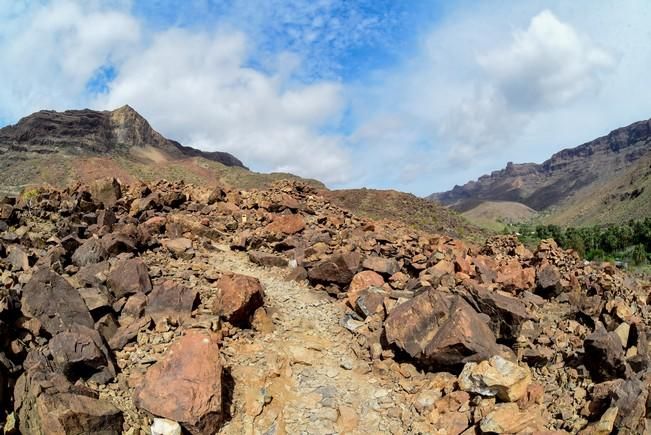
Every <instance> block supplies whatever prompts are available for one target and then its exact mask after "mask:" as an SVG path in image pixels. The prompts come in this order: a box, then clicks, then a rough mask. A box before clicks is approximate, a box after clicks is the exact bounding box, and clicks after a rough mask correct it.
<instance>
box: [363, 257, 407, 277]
mask: <svg viewBox="0 0 651 435" xmlns="http://www.w3.org/2000/svg"><path fill="white" fill-rule="evenodd" d="M362 267H363V268H364V269H370V270H372V271H374V272H377V273H381V274H384V275H389V276H390V275H393V274H394V273H396V272H398V271H399V270H400V265H399V264H398V262H397V261H396V260H395V259H393V258H382V257H378V256H376V255H371V256H370V257H366V258H365V259H364V261H363V262H362Z"/></svg>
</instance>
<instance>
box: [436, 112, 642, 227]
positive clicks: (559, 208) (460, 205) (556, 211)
mask: <svg viewBox="0 0 651 435" xmlns="http://www.w3.org/2000/svg"><path fill="white" fill-rule="evenodd" d="M429 198H430V199H433V200H437V201H440V202H442V203H443V204H446V205H450V206H452V207H453V208H455V209H457V210H459V211H462V212H467V211H469V210H471V209H473V208H474V207H477V206H478V205H479V204H481V203H482V202H484V201H511V202H518V203H522V204H524V205H526V206H528V207H531V208H532V209H534V210H537V211H542V210H544V211H546V215H547V216H546V217H545V220H546V221H547V222H548V223H560V224H571V225H584V224H597V223H616V222H622V221H624V220H628V219H631V218H634V219H640V218H645V217H648V216H650V213H651V120H648V121H640V122H636V123H634V124H631V125H629V126H628V127H623V128H619V129H617V130H614V131H612V132H610V133H609V134H608V135H606V136H603V137H600V138H598V139H595V140H593V141H591V142H588V143H585V144H583V145H580V146H578V147H576V148H569V149H565V150H562V151H560V152H558V153H556V154H554V155H553V156H552V157H551V158H550V159H549V160H546V161H545V162H543V163H542V164H535V163H524V164H513V163H509V164H508V165H507V166H506V168H505V169H502V170H499V171H494V172H493V173H491V174H490V175H484V176H482V177H480V178H479V179H478V180H476V181H470V182H468V183H466V184H465V185H463V186H455V187H454V188H453V189H452V190H450V191H448V192H443V193H435V194H432V195H430V196H429Z"/></svg>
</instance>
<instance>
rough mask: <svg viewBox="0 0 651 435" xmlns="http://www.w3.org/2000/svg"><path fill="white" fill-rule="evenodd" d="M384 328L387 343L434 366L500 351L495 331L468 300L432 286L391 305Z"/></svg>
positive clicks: (445, 365) (483, 357)
mask: <svg viewBox="0 0 651 435" xmlns="http://www.w3.org/2000/svg"><path fill="white" fill-rule="evenodd" d="M384 328H385V333H386V338H387V341H388V343H389V344H393V345H395V346H397V347H398V348H399V349H400V350H402V351H405V352H407V353H408V354H409V355H410V356H411V357H413V358H414V359H416V360H417V361H418V362H420V363H423V364H426V365H431V366H435V367H450V366H459V365H460V364H465V363H467V362H471V361H475V362H476V361H481V360H484V359H488V358H490V357H491V356H493V355H497V354H500V353H501V351H500V348H499V347H498V345H497V344H496V342H495V335H494V334H493V332H492V331H491V330H490V328H489V327H488V325H486V323H484V320H483V319H482V318H481V317H480V316H479V314H478V313H477V312H476V311H475V310H474V309H473V308H472V307H471V306H470V305H468V303H467V302H465V301H464V300H463V299H462V298H461V297H459V296H451V295H448V294H444V293H441V292H439V291H436V290H433V289H429V290H427V291H425V292H423V293H421V294H419V295H418V296H416V297H414V298H413V299H411V300H409V301H407V302H405V303H403V304H402V305H399V306H398V307H396V308H395V309H393V311H391V313H390V314H389V316H388V317H387V319H386V321H385V322H384Z"/></svg>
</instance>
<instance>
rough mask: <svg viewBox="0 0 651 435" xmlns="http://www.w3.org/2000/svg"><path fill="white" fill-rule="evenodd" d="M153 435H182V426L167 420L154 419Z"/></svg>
mask: <svg viewBox="0 0 651 435" xmlns="http://www.w3.org/2000/svg"><path fill="white" fill-rule="evenodd" d="M151 435H181V425H180V424H178V423H177V422H175V421H172V420H168V419H166V418H154V423H153V424H152V425H151Z"/></svg>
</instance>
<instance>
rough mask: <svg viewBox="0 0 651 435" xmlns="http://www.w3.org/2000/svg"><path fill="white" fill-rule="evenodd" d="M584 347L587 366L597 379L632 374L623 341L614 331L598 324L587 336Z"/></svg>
mask: <svg viewBox="0 0 651 435" xmlns="http://www.w3.org/2000/svg"><path fill="white" fill-rule="evenodd" d="M583 347H584V349H585V366H586V368H587V369H588V370H589V371H590V374H591V375H592V378H593V379H595V380H596V381H607V380H610V379H615V378H624V377H626V375H627V373H628V374H630V368H629V367H628V365H627V364H626V359H625V355H624V349H623V348H622V342H621V340H620V338H619V337H618V336H617V333H615V332H614V331H613V332H607V331H606V329H605V328H604V327H603V325H601V324H598V325H597V328H596V329H595V332H593V333H592V334H590V335H589V336H587V337H586V339H585V341H584V343H583Z"/></svg>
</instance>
